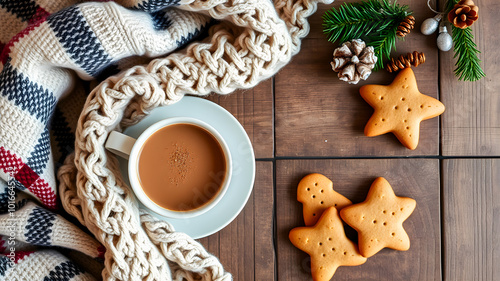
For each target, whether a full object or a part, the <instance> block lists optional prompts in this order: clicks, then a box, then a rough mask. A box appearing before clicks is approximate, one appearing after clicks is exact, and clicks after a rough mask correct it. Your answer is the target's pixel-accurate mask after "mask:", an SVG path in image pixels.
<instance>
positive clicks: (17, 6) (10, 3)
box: [0, 0, 38, 28]
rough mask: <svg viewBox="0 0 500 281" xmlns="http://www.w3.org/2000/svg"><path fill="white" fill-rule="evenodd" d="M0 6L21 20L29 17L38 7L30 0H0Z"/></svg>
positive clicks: (26, 19)
mask: <svg viewBox="0 0 500 281" xmlns="http://www.w3.org/2000/svg"><path fill="white" fill-rule="evenodd" d="M0 7H3V8H4V9H6V10H7V11H8V12H9V13H11V14H13V15H15V16H16V17H18V18H20V19H21V20H22V21H28V20H29V19H31V18H32V17H33V15H34V14H35V13H36V10H37V9H38V5H37V4H36V2H35V1H30V0H0ZM7 28H8V27H7Z"/></svg>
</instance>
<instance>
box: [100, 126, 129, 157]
mask: <svg viewBox="0 0 500 281" xmlns="http://www.w3.org/2000/svg"><path fill="white" fill-rule="evenodd" d="M135 141H136V139H134V138H131V137H129V136H127V135H125V134H122V133H119V132H117V131H111V132H110V133H109V136H108V140H107V141H106V144H105V145H104V147H105V148H106V149H107V150H109V151H110V152H112V153H113V154H116V155H118V156H120V157H122V158H124V159H127V160H128V157H129V155H130V152H131V151H132V147H133V146H134V143H135Z"/></svg>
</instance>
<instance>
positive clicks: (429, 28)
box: [420, 14, 443, 35]
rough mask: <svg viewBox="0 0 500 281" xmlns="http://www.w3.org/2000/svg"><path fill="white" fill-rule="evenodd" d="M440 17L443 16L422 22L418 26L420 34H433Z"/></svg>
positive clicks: (439, 15)
mask: <svg viewBox="0 0 500 281" xmlns="http://www.w3.org/2000/svg"><path fill="white" fill-rule="evenodd" d="M442 17H443V15H441V14H438V15H437V16H435V17H433V18H428V19H426V20H424V22H423V23H422V25H421V26H420V31H421V32H422V34H424V35H431V34H432V33H434V32H435V31H436V30H437V28H438V26H439V22H440V21H441V18H442Z"/></svg>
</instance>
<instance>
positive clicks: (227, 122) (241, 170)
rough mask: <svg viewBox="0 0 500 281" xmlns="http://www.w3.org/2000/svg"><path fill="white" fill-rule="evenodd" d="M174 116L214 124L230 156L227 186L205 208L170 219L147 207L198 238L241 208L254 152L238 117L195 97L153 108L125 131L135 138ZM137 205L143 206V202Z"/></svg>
mask: <svg viewBox="0 0 500 281" xmlns="http://www.w3.org/2000/svg"><path fill="white" fill-rule="evenodd" d="M177 116H185V117H193V118H197V119H200V120H203V121H205V122H206V123H208V124H210V125H211V126H212V127H214V128H215V129H216V130H217V131H218V132H219V133H220V134H221V135H222V137H223V138H224V140H225V141H226V143H227V145H228V147H229V150H230V152H231V157H232V160H233V175H232V177H231V183H230V185H229V189H228V190H227V192H226V194H225V195H224V197H223V198H222V199H221V201H220V202H219V203H218V204H217V205H216V206H215V207H214V208H212V209H211V210H209V211H208V212H206V213H204V214H202V215H200V216H197V217H194V218H189V219H171V218H166V217H163V216H161V215H158V214H156V213H154V212H152V211H149V210H148V211H149V213H150V214H151V215H153V216H155V217H157V218H160V219H162V220H165V221H168V222H169V223H171V224H172V225H173V226H174V228H175V230H176V231H180V232H184V233H187V234H188V235H189V236H191V237H193V238H194V239H198V238H203V237H206V236H209V235H211V234H213V233H215V232H217V231H219V230H221V229H222V228H224V227H225V226H226V225H228V224H229V223H230V222H231V221H233V220H234V219H235V218H236V216H237V215H238V214H239V213H240V212H241V210H242V209H243V207H244V206H245V204H246V202H247V200H248V197H250V193H252V188H253V184H254V180H255V155H254V152H253V148H252V144H251V142H250V139H249V138H248V135H247V134H246V132H245V130H244V129H243V127H242V126H241V124H240V123H239V122H238V120H236V118H234V116H233V115H232V114H231V113H229V112H228V111H227V110H225V109H224V108H222V107H221V106H219V105H217V104H216V103H213V102H211V101H208V100H205V99H202V98H197V97H191V96H186V97H184V98H182V100H181V101H179V102H177V103H175V104H173V105H169V106H164V107H158V108H155V109H154V110H152V111H151V113H150V114H149V115H148V116H147V117H145V118H144V119H143V120H141V122H139V123H137V124H136V125H133V126H131V127H129V128H127V129H126V130H125V131H124V133H125V134H126V135H129V136H131V137H133V138H137V137H138V136H139V135H140V134H141V133H142V132H143V131H144V130H146V128H148V127H149V126H151V125H152V124H154V123H156V122H158V121H160V120H163V119H165V118H169V117H177ZM118 158H119V162H120V170H121V172H122V175H123V178H124V180H125V182H126V183H127V184H129V182H128V172H127V161H126V160H124V159H122V158H120V157H118ZM139 204H140V202H139ZM140 207H141V208H143V209H145V208H144V206H143V205H142V204H140ZM145 210H147V209H145Z"/></svg>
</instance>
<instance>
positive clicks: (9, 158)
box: [0, 146, 24, 177]
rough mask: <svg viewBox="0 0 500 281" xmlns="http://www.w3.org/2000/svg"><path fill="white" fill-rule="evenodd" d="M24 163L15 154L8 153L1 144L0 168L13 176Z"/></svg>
mask: <svg viewBox="0 0 500 281" xmlns="http://www.w3.org/2000/svg"><path fill="white" fill-rule="evenodd" d="M23 165H24V163H23V161H21V159H20V158H18V157H17V156H16V155H14V154H12V153H10V151H8V150H6V149H5V148H4V147H3V146H0V169H2V170H3V171H4V172H5V173H6V174H9V175H10V176H11V177H13V176H14V175H15V174H17V171H19V169H20V168H21V167H22V166H23Z"/></svg>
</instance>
